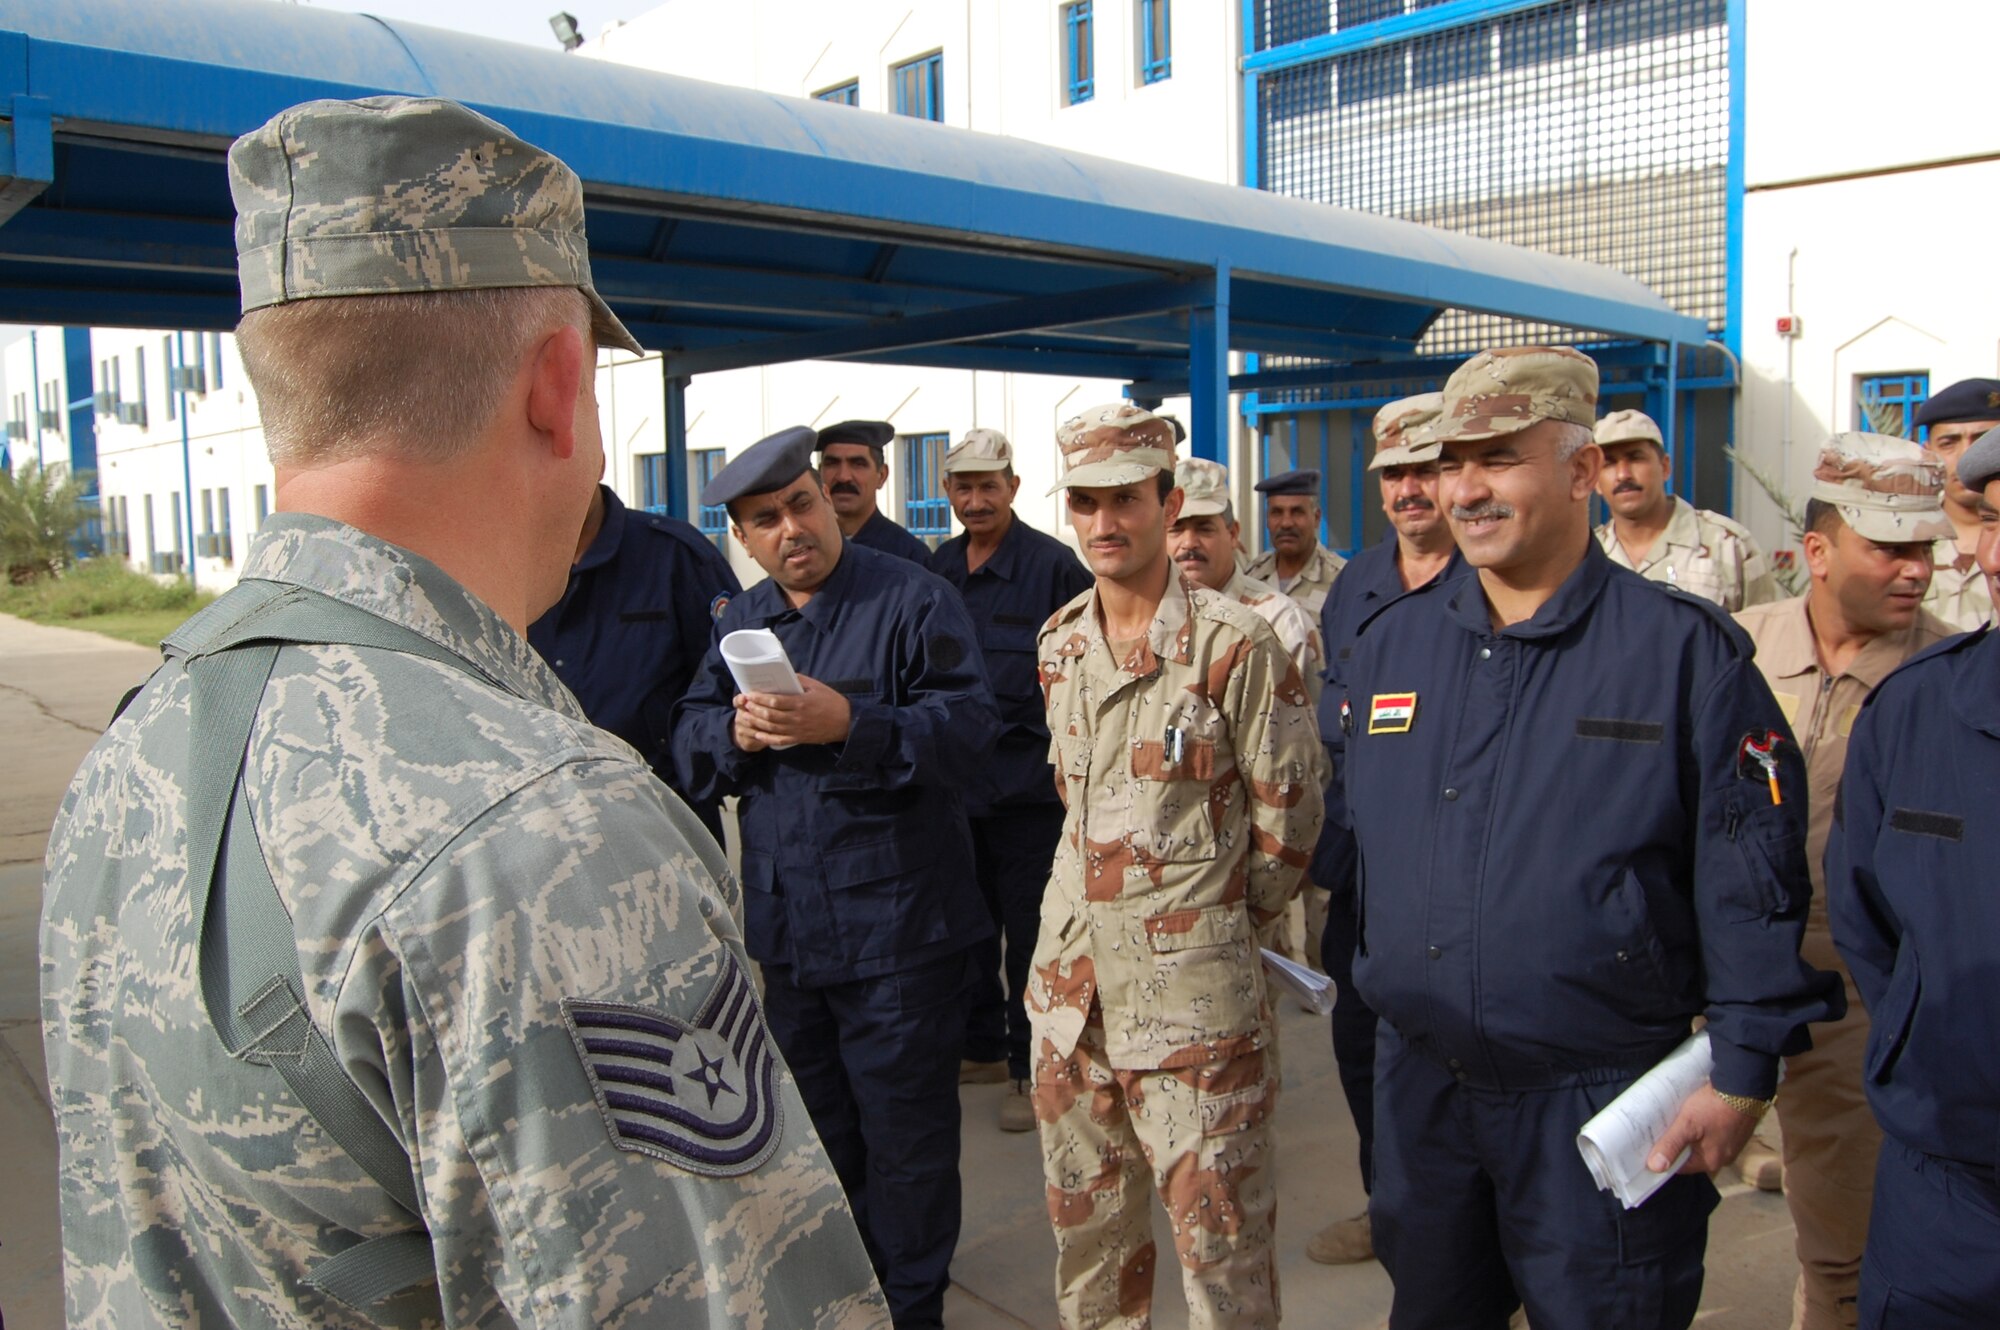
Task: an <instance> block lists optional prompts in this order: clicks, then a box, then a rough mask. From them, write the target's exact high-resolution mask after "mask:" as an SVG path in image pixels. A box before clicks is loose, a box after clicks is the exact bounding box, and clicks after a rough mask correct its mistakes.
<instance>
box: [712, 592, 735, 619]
mask: <svg viewBox="0 0 2000 1330" xmlns="http://www.w3.org/2000/svg"><path fill="white" fill-rule="evenodd" d="M729 600H730V596H729V593H728V592H727V591H720V592H717V593H716V596H715V599H714V600H711V601H709V602H708V617H709V618H710V619H720V618H721V617H722V612H723V611H724V610H726V609H728V608H729Z"/></svg>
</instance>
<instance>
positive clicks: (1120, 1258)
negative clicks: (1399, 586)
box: [1028, 403, 1324, 1330]
mask: <svg viewBox="0 0 2000 1330" xmlns="http://www.w3.org/2000/svg"><path fill="white" fill-rule="evenodd" d="M1057 439H1058V441H1059V443H1060V446H1061V448H1062V453H1063V472H1064V474H1063V478H1062V479H1061V480H1060V481H1058V482H1057V484H1056V488H1057V489H1058V490H1066V491H1067V494H1068V506H1069V515H1070V525H1071V527H1072V528H1074V529H1075V531H1076V534H1077V540H1078V542H1079V543H1080V544H1081V545H1082V547H1083V550H1084V554H1085V557H1086V558H1087V559H1088V560H1089V562H1090V567H1091V571H1092V572H1094V573H1095V574H1096V575H1097V581H1096V585H1095V586H1094V587H1093V588H1092V589H1091V590H1090V591H1088V592H1086V593H1084V594H1083V595H1081V596H1079V597H1077V598H1076V599H1075V600H1073V601H1071V602H1070V603H1069V604H1067V605H1065V606H1063V608H1062V609H1061V610H1059V611H1057V613H1056V615H1055V617H1054V618H1052V619H1050V620H1049V622H1048V624H1047V625H1046V626H1045V627H1044V628H1043V629H1042V633H1041V638H1040V642H1039V652H1040V658H1041V672H1042V687H1043V690H1044V692H1045V693H1046V695H1047V698H1048V716H1049V730H1050V732H1051V733H1052V734H1053V735H1054V740H1053V745H1052V748H1051V756H1052V757H1053V758H1054V760H1055V763H1056V781H1057V787H1058V788H1059V789H1060V790H1061V791H1062V795H1063V801H1064V803H1065V804H1066V805H1067V809H1068V815H1067V818H1066V820H1065V821H1064V823H1063V835H1062V840H1061V842H1060V844H1059V845H1058V847H1057V850H1056V859H1055V866H1054V869H1053V870H1052V872H1051V873H1050V876H1049V885H1048V893H1047V895H1046V896H1045V897H1044V898H1043V901H1042V928H1041V937H1040V940H1039V941H1038V942H1037V944H1036V948H1035V966H1034V975H1033V977H1032V978H1031V980H1030V981H1029V989H1028V1010H1029V1014H1030V1018H1031V1020H1032V1022H1033V1025H1034V1032H1035V1039H1036V1048H1037V1053H1036V1061H1035V1113H1036V1117H1037V1118H1038V1120H1039V1122H1040V1125H1041V1143H1042V1166H1043V1172H1044V1175H1045V1177H1046V1179H1047V1183H1048V1203H1049V1218H1050V1220H1051V1222H1052V1223H1053V1225H1054V1227H1055V1235H1056V1297H1057V1303H1056V1306H1057V1311H1058V1313H1059V1315H1060V1316H1061V1319H1062V1324H1063V1325H1064V1326H1065V1327H1066V1328H1069V1330H1075V1328H1076V1327H1097V1326H1113V1325H1118V1326H1130V1325H1144V1324H1146V1323H1147V1322H1148V1317H1149V1314H1150V1310H1151V1306H1152V1287H1153V1271H1154V1268H1155V1266H1156V1265H1157V1264H1158V1252H1157V1251H1156V1250H1155V1248H1154V1244H1153V1240H1152V1222H1151V1216H1150V1214H1149V1213H1148V1212H1149V1210H1150V1206H1149V1204H1148V1194H1149V1192H1151V1191H1153V1190H1157V1191H1158V1192H1159V1195H1160V1199H1161V1201H1162V1202H1163V1203H1164V1205H1165V1207H1166V1212H1167V1219H1168V1224H1169V1227H1170V1229H1171V1231H1172V1233H1173V1236H1174V1252H1175V1255H1176V1256H1178V1257H1179V1259H1180V1266H1181V1286H1182V1288H1183V1289H1184V1290H1185V1291H1186V1295H1187V1300H1188V1305H1189V1309H1190V1310H1189V1321H1190V1323H1192V1324H1195V1325H1202V1326H1259V1327H1261V1326H1275V1325H1277V1323H1278V1290H1277V1261H1276V1256H1275V1252H1274V1249H1273V1246H1272V1229H1273V1223H1274V1218H1275V1204H1276V1195H1277V1189H1276V1185H1275V1183H1276V1179H1275V1177H1274V1174H1275V1171H1276V1167H1277V1157H1276V1154H1275V1152H1274V1149H1273V1142H1272V1120H1271V1118H1272V1110H1273V1108H1274V1107H1275V1104H1276V1100H1277V1093H1278V1068H1277V1046H1276V1038H1277V1026H1276V1022H1275V1019H1274V1014H1273V1011H1272V1007H1271V1001H1270V995H1269V994H1268V993H1267V991H1266V989H1265V982H1264V971H1263V967H1262V965H1261V964H1260V963H1259V958H1258V944H1259V942H1260V941H1268V939H1269V938H1270V936H1271V934H1272V932H1273V931H1274V929H1275V927H1276V925H1277V923H1278V921H1279V920H1280V919H1281V918H1283V915H1284V911H1285V907H1286V905H1287V904H1288V903H1289V902H1290V900H1291V898H1292V894H1293V892H1294V891H1295V890H1296V889H1297V887H1298V883H1299V878H1300V874H1301V872H1302V871H1303V869H1304V868H1305V864H1306V856H1307V855H1308V854H1309V853H1310V851H1311V849H1312V845H1313V839H1314V837H1315V836H1316V835H1317V834H1318V831H1319V823H1320V818H1321V816H1322V808H1321V804H1320V800H1319V799H1318V797H1317V792H1318V789H1319V781H1320V776H1321V772H1322V769H1323V768H1322V763H1323V761H1324V757H1323V754H1322V751H1321V749H1320V745H1319V741H1318V735H1317V733H1316V731H1315V728H1314V725H1313V714H1312V708H1311V706H1310V705H1309V704H1308V702H1307V698H1306V690H1305V682H1304V680H1303V679H1301V678H1300V677H1299V672H1298V668H1297V666H1295V665H1293V664H1292V661H1291V658H1290V657H1289V656H1287V655H1286V654H1285V650H1284V648H1283V647H1282V646H1281V645H1279V642H1278V639H1277V638H1276V637H1275V636H1273V635H1272V632H1271V629H1270V626H1269V625H1268V624H1266V623H1265V622H1264V620H1263V619H1261V618H1259V617H1258V616H1257V614H1256V613H1255V612H1254V611H1252V610H1249V609H1247V608H1245V607H1244V606H1242V605H1239V604H1237V603H1235V602H1234V601H1231V600H1228V599H1226V598H1224V597H1222V596H1220V595H1218V594H1216V593H1215V592H1213V591H1210V590H1208V589H1207V588H1206V587H1202V586H1198V585H1196V584H1195V583H1193V582H1191V581H1189V580H1188V579H1186V578H1185V577H1182V576H1180V575H1179V574H1177V573H1176V572H1175V570H1174V565H1173V563H1172V561H1171V560H1169V559H1168V557H1167V531H1168V528H1170V527H1171V526H1172V525H1173V523H1174V520H1175V519H1176V518H1177V517H1178V516H1179V515H1180V511H1181V504H1182V502H1183V495H1182V493H1181V491H1180V490H1179V489H1177V488H1175V486H1174V477H1173V469H1174V435H1173V430H1172V428H1171V427H1170V426H1169V425H1168V424H1167V422H1166V421H1164V420H1161V419H1159V418H1158V417H1156V416H1154V415H1152V414H1151V413H1150V412H1147V411H1143V410H1140V409H1139V408H1138V407H1136V406H1133V405H1131V404H1129V403H1118V404H1114V405H1110V406H1101V407H1095V408H1092V409H1091V410H1089V411H1086V412H1084V413H1083V414H1082V415H1080V416H1078V417H1077V418H1075V419H1073V420H1071V421H1069V422H1067V423H1066V424H1064V425H1063V427H1062V429H1061V430H1060V431H1059V432H1058V434H1057Z"/></svg>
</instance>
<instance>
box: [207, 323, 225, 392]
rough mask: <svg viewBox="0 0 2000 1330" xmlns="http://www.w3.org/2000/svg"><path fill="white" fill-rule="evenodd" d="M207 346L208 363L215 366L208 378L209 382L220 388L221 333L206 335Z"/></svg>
mask: <svg viewBox="0 0 2000 1330" xmlns="http://www.w3.org/2000/svg"><path fill="white" fill-rule="evenodd" d="M208 348H209V350H208V362H209V364H211V365H213V366H215V372H214V377H213V378H212V379H210V380H209V382H210V384H211V385H212V386H214V387H217V388H220V387H221V386H222V334H221V333H210V334H209V335H208Z"/></svg>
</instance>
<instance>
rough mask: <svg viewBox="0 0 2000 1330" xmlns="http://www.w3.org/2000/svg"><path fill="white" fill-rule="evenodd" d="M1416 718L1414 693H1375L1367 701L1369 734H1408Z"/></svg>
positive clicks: (1415, 696)
mask: <svg viewBox="0 0 2000 1330" xmlns="http://www.w3.org/2000/svg"><path fill="white" fill-rule="evenodd" d="M1416 718H1417V695H1416V694H1415V693H1377V694H1375V696H1374V697H1372V698H1370V699H1369V702H1368V732H1369V733H1370V734H1408V733H1409V732H1410V723H1411V722H1412V721H1414V720H1415V719H1416Z"/></svg>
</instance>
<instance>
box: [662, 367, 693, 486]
mask: <svg viewBox="0 0 2000 1330" xmlns="http://www.w3.org/2000/svg"><path fill="white" fill-rule="evenodd" d="M660 376H661V386H662V387H663V388H665V389H666V399H667V412H666V414H667V462H666V471H667V492H666V495H665V496H664V497H665V498H666V501H667V514H668V515H669V516H670V517H678V518H680V519H681V520H682V521H683V522H685V521H687V520H688V441H687V386H688V381H687V376H686V375H682V374H675V373H674V372H673V371H672V370H670V369H668V368H667V361H666V357H664V356H662V357H661V358H660Z"/></svg>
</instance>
